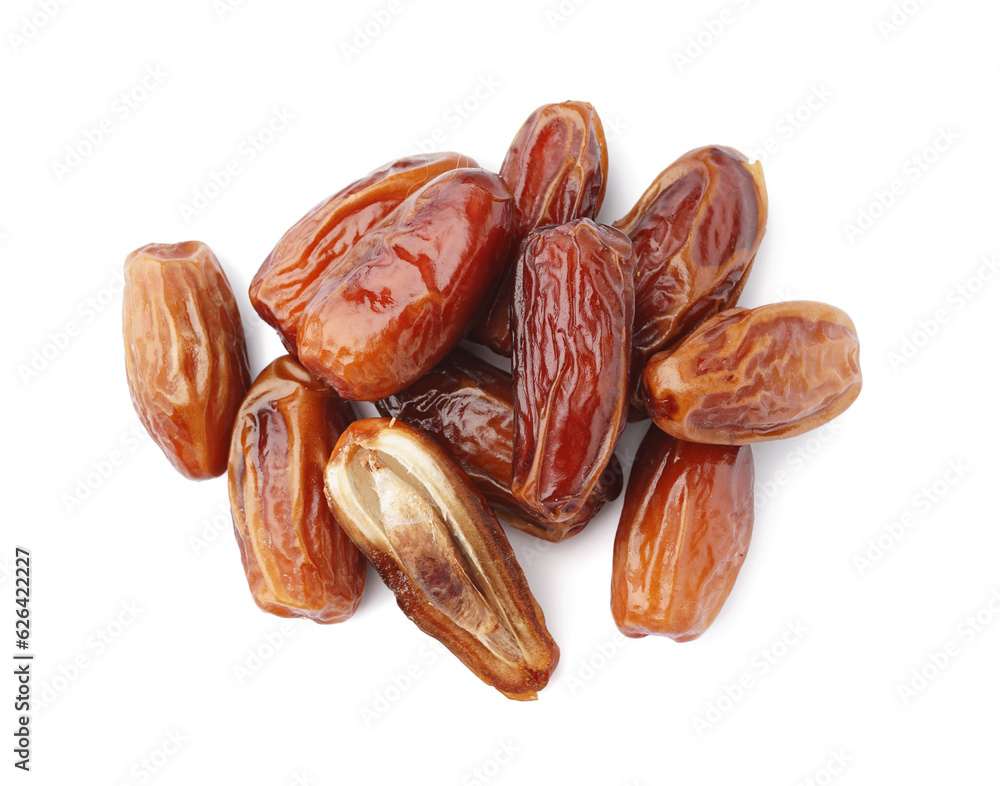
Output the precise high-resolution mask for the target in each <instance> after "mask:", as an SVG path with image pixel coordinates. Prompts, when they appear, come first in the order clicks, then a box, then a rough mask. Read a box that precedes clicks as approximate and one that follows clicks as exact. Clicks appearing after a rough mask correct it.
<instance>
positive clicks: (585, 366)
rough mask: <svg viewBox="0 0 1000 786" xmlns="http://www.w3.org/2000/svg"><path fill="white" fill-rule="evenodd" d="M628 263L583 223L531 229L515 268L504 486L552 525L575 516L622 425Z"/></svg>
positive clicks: (619, 249)
mask: <svg viewBox="0 0 1000 786" xmlns="http://www.w3.org/2000/svg"><path fill="white" fill-rule="evenodd" d="M634 264H635V257H634V256H633V254H632V244H631V243H630V242H629V239H628V237H626V236H625V235H623V234H622V233H621V232H619V231H617V230H615V229H612V228H611V227H606V226H601V225H599V224H595V223H594V222H593V221H591V220H590V219H589V218H583V219H579V220H577V221H573V222H571V223H569V224H564V225H563V226H560V227H549V228H547V229H542V230H538V231H536V232H535V233H533V234H532V235H531V236H530V237H529V239H528V240H527V241H526V242H525V244H524V246H523V247H522V252H521V256H520V258H519V259H518V261H517V273H516V277H515V288H514V312H513V313H514V320H513V335H514V357H513V376H514V459H513V468H512V474H511V484H510V485H511V491H512V492H513V493H514V496H515V497H517V499H518V501H519V502H520V503H521V504H522V505H523V506H524V507H526V508H528V509H529V510H532V511H534V512H535V513H536V514H538V515H541V516H543V517H545V518H546V519H548V521H549V522H550V523H552V524H559V523H560V522H565V521H568V520H571V519H573V517H575V516H577V515H578V514H579V512H580V510H581V508H582V507H583V506H584V505H585V504H586V501H587V499H588V498H589V497H590V495H591V494H593V492H594V489H595V488H596V487H597V485H598V483H599V482H600V477H601V473H603V472H604V470H605V468H606V467H607V465H608V462H609V461H610V460H611V456H612V454H613V453H614V450H615V445H617V443H618V438H619V437H620V436H621V433H622V430H623V429H624V428H625V422H626V419H627V416H628V395H627V391H628V374H629V353H630V348H631V341H632V312H633V290H632V269H633V266H634Z"/></svg>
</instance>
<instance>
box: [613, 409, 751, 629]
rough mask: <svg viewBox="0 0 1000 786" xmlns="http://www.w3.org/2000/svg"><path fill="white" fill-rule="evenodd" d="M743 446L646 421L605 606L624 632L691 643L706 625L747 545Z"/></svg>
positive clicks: (747, 472) (747, 466)
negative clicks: (677, 435)
mask: <svg viewBox="0 0 1000 786" xmlns="http://www.w3.org/2000/svg"><path fill="white" fill-rule="evenodd" d="M750 451H751V448H750V446H749V445H744V446H742V447H735V446H729V445H698V444H695V443H692V442H682V441H680V440H676V439H674V438H673V437H671V436H668V435H667V434H665V433H664V432H662V431H661V430H660V429H658V428H657V427H656V426H650V428H649V431H648V432H647V433H646V437H645V438H644V439H643V441H642V444H640V446H639V450H638V451H637V453H636V456H635V463H634V464H633V468H632V474H631V477H629V482H628V488H627V489H626V491H625V504H624V507H623V508H622V513H621V518H620V519H619V522H618V531H617V533H616V534H615V545H614V557H613V565H612V577H611V611H612V614H613V615H614V619H615V624H616V625H617V626H618V628H619V630H621V632H622V633H624V634H625V635H626V636H631V637H640V636H646V635H648V634H653V635H658V636H669V637H670V638H672V639H674V640H676V641H691V640H692V639H696V638H697V637H698V636H700V635H701V634H702V633H704V632H705V631H706V630H707V629H708V627H709V625H711V624H712V621H713V620H714V619H715V618H716V616H717V615H718V613H719V611H720V610H721V609H722V605H723V604H724V603H725V601H726V598H728V597H729V593H730V591H731V590H732V588H733V584H734V583H735V581H736V577H737V575H738V574H739V571H740V568H741V567H742V565H743V560H744V559H745V558H746V554H747V549H748V548H749V546H750V534H751V532H752V530H753V481H754V470H753V455H752V454H751V452H750Z"/></svg>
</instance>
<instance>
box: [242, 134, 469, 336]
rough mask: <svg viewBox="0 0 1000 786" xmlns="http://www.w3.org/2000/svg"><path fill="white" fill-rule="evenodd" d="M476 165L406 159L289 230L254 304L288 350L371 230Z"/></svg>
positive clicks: (254, 288)
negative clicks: (311, 308) (422, 191)
mask: <svg viewBox="0 0 1000 786" xmlns="http://www.w3.org/2000/svg"><path fill="white" fill-rule="evenodd" d="M474 166H476V162H475V161H473V160H472V159H470V158H468V157H467V156H462V155H459V154H457V153H435V154H433V155H425V156H413V157H410V158H401V159H399V160H397V161H393V162H391V163H389V164H386V165H385V166H383V167H380V168H379V169H376V170H375V171H374V172H370V173H369V174H367V175H365V176H364V177H363V178H361V179H360V180H356V181H355V182H353V183H351V184H350V185H349V186H347V187H346V188H344V189H342V190H341V191H338V192H337V193H336V194H334V195H333V196H331V197H329V198H328V199H325V200H324V201H322V202H320V203H319V204H318V205H316V207H314V208H313V209H312V210H310V211H309V212H308V213H306V214H305V215H304V216H303V217H302V218H301V219H299V220H298V222H296V224H295V225H294V226H293V227H292V228H291V229H289V230H288V231H287V232H285V234H284V235H283V236H282V238H281V240H279V241H278V244H277V245H276V246H275V247H274V249H273V250H272V251H271V253H270V254H269V255H268V257H267V259H265V260H264V263H263V264H262V265H261V266H260V269H259V270H258V271H257V274H256V275H255V276H254V277H253V281H251V282H250V302H251V303H252V304H253V307H254V308H255V309H256V310H257V313H258V314H260V316H261V318H262V319H263V320H264V321H265V322H267V323H268V324H269V325H271V326H272V327H274V328H275V329H276V330H277V331H278V334H279V335H280V336H281V340H282V341H283V342H284V344H285V347H286V348H287V349H288V351H289V352H293V353H294V352H295V351H296V350H295V346H296V340H297V337H298V329H299V322H300V321H301V319H302V312H303V311H304V310H305V308H306V306H307V305H308V304H309V302H310V301H311V300H312V299H313V297H315V296H316V293H317V292H318V291H319V290H320V288H321V286H322V285H323V283H324V282H325V281H326V280H327V279H328V278H332V279H334V280H336V279H337V278H341V277H343V276H344V275H346V274H347V273H348V272H350V269H349V268H346V266H345V265H344V260H345V259H346V258H347V255H348V252H349V251H350V250H351V249H352V248H353V247H354V244H355V243H357V242H358V240H359V239H360V238H361V237H362V236H363V235H364V234H365V233H366V232H367V231H368V230H370V229H372V227H374V226H375V225H376V224H378V222H379V221H381V220H382V219H384V218H385V217H386V216H387V215H389V213H391V212H392V211H393V210H394V209H395V208H396V207H398V206H399V204H400V203H401V202H403V200H405V199H406V198H407V197H408V196H410V194H412V193H413V192H414V191H415V190H417V189H418V188H421V187H422V186H424V185H426V184H427V183H428V182H430V181H431V180H432V179H434V178H435V177H437V176H438V175H440V174H442V173H444V172H447V171H449V170H452V169H457V168H459V167H474ZM345 268H346V269H345Z"/></svg>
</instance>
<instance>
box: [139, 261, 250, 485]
mask: <svg viewBox="0 0 1000 786" xmlns="http://www.w3.org/2000/svg"><path fill="white" fill-rule="evenodd" d="M122 335H123V338H124V341H125V370H126V374H127V376H128V387H129V392H130V393H131V395H132V404H133V405H134V406H135V411H136V412H137V413H138V415H139V419H140V420H141V421H142V424H143V426H145V427H146V431H148V432H149V435H150V436H151V437H152V438H153V441H154V442H155V443H156V444H157V445H158V446H159V447H160V449H161V450H162V451H163V453H164V454H165V455H166V457H167V458H168V459H169V460H170V463H171V464H173V465H174V467H175V468H176V469H177V470H178V471H179V472H180V473H182V474H183V475H185V476H186V477H189V478H192V479H194V480H204V479H206V478H214V477H218V476H219V475H221V474H223V473H224V472H225V471H226V463H227V460H228V456H229V436H230V434H231V433H232V427H233V420H234V419H235V417H236V412H237V410H238V409H239V407H240V402H241V401H242V400H243V396H244V394H245V393H246V391H247V388H248V387H249V386H250V369H249V365H248V363H247V349H246V339H245V338H244V335H243V323H242V321H241V320H240V312H239V308H238V307H237V305H236V299H235V298H234V297H233V290H232V288H231V287H230V286H229V281H228V279H227V278H226V274H225V273H224V272H223V271H222V267H221V266H220V265H219V260H218V259H216V257H215V254H213V253H212V251H211V249H210V248H209V247H208V246H206V245H205V244H204V243H200V242H197V241H188V242H185V243H165V244H161V243H152V244H149V245H146V246H143V247H142V248H138V249H136V250H135V251H133V252H132V253H131V254H129V255H128V257H127V258H126V259H125V289H124V294H123V305H122Z"/></svg>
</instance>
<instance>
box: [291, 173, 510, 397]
mask: <svg viewBox="0 0 1000 786" xmlns="http://www.w3.org/2000/svg"><path fill="white" fill-rule="evenodd" d="M512 221H513V205H512V200H511V196H510V192H509V191H508V190H507V187H506V186H505V185H504V184H503V183H502V182H501V180H500V178H499V177H497V175H495V174H492V173H489V172H486V171H485V170H482V169H455V170H452V171H450V172H446V173H444V174H443V175H439V176H438V177H437V178H435V179H434V180H432V181H431V182H430V183H429V184H428V185H427V186H425V187H424V188H422V189H421V190H419V191H418V192H416V193H415V194H413V195H412V196H410V197H409V198H408V199H407V200H406V201H405V202H403V203H402V204H400V206H399V207H398V208H397V209H396V210H395V211H394V212H393V213H392V214H390V216H388V217H387V218H386V219H385V220H384V221H383V222H382V223H381V224H379V226H378V227H377V228H376V229H374V230H372V231H370V232H369V233H368V234H367V235H365V236H364V238H362V240H361V241H360V242H359V243H357V244H356V245H355V246H354V248H353V249H352V250H351V253H350V254H349V258H348V259H346V260H345V263H344V264H345V266H347V267H349V268H350V273H348V274H347V275H346V276H345V277H344V278H342V279H340V280H337V281H332V282H331V281H328V282H327V283H326V284H325V285H324V286H323V287H322V288H321V289H320V291H319V293H318V294H317V295H316V296H315V297H314V298H313V299H312V300H311V301H310V303H309V305H308V306H307V307H306V309H305V311H304V312H303V316H302V322H301V325H300V328H299V341H298V351H299V359H300V360H301V361H302V364H303V365H304V366H305V367H306V368H307V369H309V370H310V371H311V372H312V373H313V374H315V375H316V376H318V377H320V378H321V379H323V380H324V381H326V382H327V384H329V385H330V386H331V387H333V388H334V389H335V390H336V391H337V392H338V393H339V394H340V395H341V396H342V397H344V398H347V399H352V400H361V401H376V400H378V399H380V398H385V397H386V396H390V395H392V394H393V393H396V392H398V391H400V390H402V389H403V388H404V387H406V386H407V385H409V384H410V383H411V382H413V381H414V380H416V379H418V378H419V377H420V376H421V375H423V374H424V373H426V372H427V371H429V370H430V369H431V368H432V367H433V366H434V365H435V364H436V363H437V362H438V361H440V360H441V359H442V358H443V357H444V356H445V355H446V354H448V352H449V351H451V349H452V348H454V346H455V345H456V344H457V343H458V342H459V340H460V339H461V338H462V336H463V335H464V334H465V333H466V332H467V331H468V330H469V328H470V327H471V326H472V324H473V322H474V321H475V320H476V319H477V318H478V316H479V315H480V313H481V312H482V309H483V307H484V306H485V304H486V302H487V300H488V298H489V297H490V296H491V295H492V293H493V289H494V287H495V286H496V283H497V281H498V279H499V277H500V275H501V273H502V272H503V265H504V261H505V260H506V258H507V255H508V253H509V252H510V244H511V238H512Z"/></svg>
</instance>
